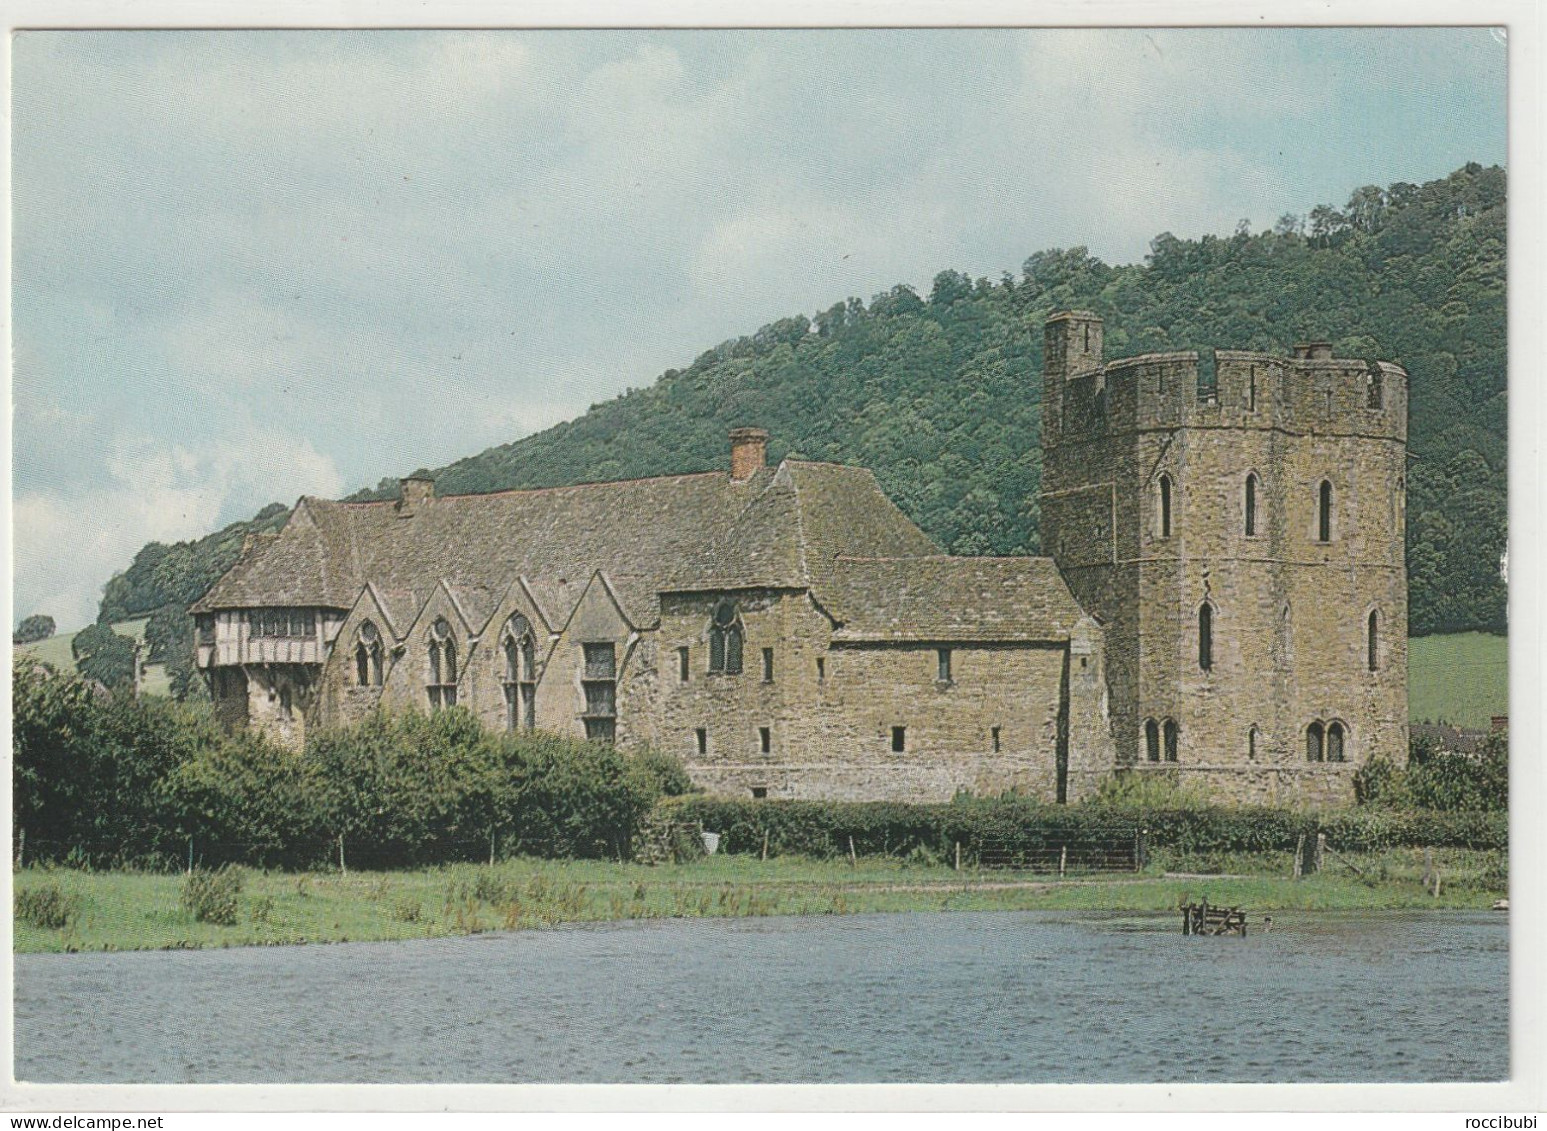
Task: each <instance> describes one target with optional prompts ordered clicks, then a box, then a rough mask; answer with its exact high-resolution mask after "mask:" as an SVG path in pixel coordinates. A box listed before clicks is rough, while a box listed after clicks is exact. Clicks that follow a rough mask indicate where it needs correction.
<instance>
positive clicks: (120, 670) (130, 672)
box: [70, 624, 135, 689]
mask: <svg viewBox="0 0 1547 1131" xmlns="http://www.w3.org/2000/svg"><path fill="white" fill-rule="evenodd" d="M70 651H71V653H72V654H73V655H74V656H75V666H76V668H77V669H78V670H79V671H80V673H81V675H83V676H85V677H86V678H87V679H94V680H96V681H97V682H98V683H100V684H102V685H103V686H104V687H107V688H109V689H113V688H118V687H127V686H129V685H131V684H133V683H134V663H135V648H134V641H133V640H131V639H129V638H128V637H127V636H120V635H118V633H116V632H114V631H113V630H112V629H111V628H110V627H108V626H107V625H105V624H93V625H88V626H87V627H86V628H83V629H82V630H81V631H80V632H77V633H76V634H75V638H74V639H73V640H71V641H70Z"/></svg>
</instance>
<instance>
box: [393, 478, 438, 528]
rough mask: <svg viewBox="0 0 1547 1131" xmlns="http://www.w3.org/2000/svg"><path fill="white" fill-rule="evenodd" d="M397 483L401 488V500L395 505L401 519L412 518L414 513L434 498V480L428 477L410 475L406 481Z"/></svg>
mask: <svg viewBox="0 0 1547 1131" xmlns="http://www.w3.org/2000/svg"><path fill="white" fill-rule="evenodd" d="M398 483H399V485H400V486H401V487H402V488H403V498H402V499H401V500H399V502H398V505H397V511H398V515H399V517H401V518H410V517H412V516H413V513H414V511H416V510H418V509H419V508H420V507H422V506H426V505H427V504H428V503H430V502H431V501H432V500H433V499H434V498H435V480H433V479H431V478H430V477H429V476H428V475H410V476H409V477H408V478H407V479H400V480H398Z"/></svg>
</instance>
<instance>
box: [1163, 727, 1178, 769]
mask: <svg viewBox="0 0 1547 1131" xmlns="http://www.w3.org/2000/svg"><path fill="white" fill-rule="evenodd" d="M1162 734H1163V735H1164V736H1165V740H1166V761H1167V762H1175V761H1176V740H1177V726H1176V720H1175V719H1167V720H1166V725H1165V726H1164V727H1163V728H1162Z"/></svg>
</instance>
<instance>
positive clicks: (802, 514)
mask: <svg viewBox="0 0 1547 1131" xmlns="http://www.w3.org/2000/svg"><path fill="white" fill-rule="evenodd" d="M769 486H772V483H770V484H769ZM790 493H791V494H792V495H794V496H795V552H796V553H797V554H799V555H800V580H801V581H802V582H804V583H805V584H806V585H810V584H811V563H810V561H809V560H808V559H807V557H806V504H805V501H804V500H803V499H802V498H801V497H800V484H798V483H796V482H795V476H793V475H792V476H790Z"/></svg>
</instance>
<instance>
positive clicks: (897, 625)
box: [814, 555, 1085, 644]
mask: <svg viewBox="0 0 1547 1131" xmlns="http://www.w3.org/2000/svg"><path fill="white" fill-rule="evenodd" d="M814 595H815V597H816V599H817V600H818V601H819V602H820V603H821V605H822V607H823V608H824V609H825V610H826V611H827V613H828V614H829V615H830V616H831V617H833V618H834V619H835V620H836V621H837V627H836V628H835V630H834V632H833V640H834V641H835V642H924V641H933V642H939V643H942V644H944V643H950V642H953V641H963V642H965V641H985V642H1027V641H1050V642H1057V641H1063V640H1067V639H1069V636H1070V633H1071V632H1072V631H1073V629H1074V627H1075V625H1076V623H1077V622H1078V621H1079V620H1080V619H1081V618H1082V617H1083V616H1084V615H1085V614H1084V612H1083V610H1081V608H1080V606H1079V604H1078V603H1077V602H1076V601H1075V599H1074V595H1073V594H1071V593H1070V592H1069V587H1068V586H1067V585H1065V584H1064V579H1063V576H1062V575H1061V574H1060V573H1059V572H1058V568H1057V567H1056V566H1055V565H1054V564H1053V559H1052V558H954V557H946V556H943V555H941V556H935V557H913V558H884V559H876V558H848V557H842V558H838V559H837V560H836V561H835V562H833V565H832V569H831V571H830V573H829V574H828V576H827V578H826V579H825V580H824V581H823V582H822V583H821V584H819V585H818V586H817V587H816V589H815V591H814Z"/></svg>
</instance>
